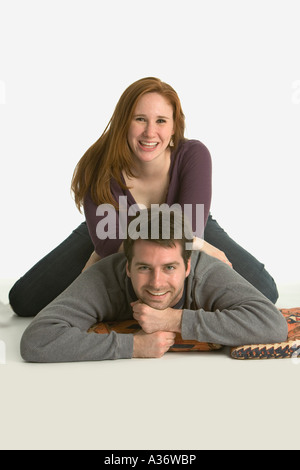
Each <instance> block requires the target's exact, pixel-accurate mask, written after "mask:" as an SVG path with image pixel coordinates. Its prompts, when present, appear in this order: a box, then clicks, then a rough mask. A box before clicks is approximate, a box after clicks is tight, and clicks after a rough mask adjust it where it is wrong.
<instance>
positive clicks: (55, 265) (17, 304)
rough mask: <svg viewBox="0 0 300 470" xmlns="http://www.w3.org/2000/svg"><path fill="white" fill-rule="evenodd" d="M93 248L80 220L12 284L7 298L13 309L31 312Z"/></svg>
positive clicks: (66, 279)
mask: <svg viewBox="0 0 300 470" xmlns="http://www.w3.org/2000/svg"><path fill="white" fill-rule="evenodd" d="M93 250H94V246H93V244H92V242H91V239H90V236H89V232H88V229H87V225H86V223H85V222H83V223H82V224H81V225H79V227H77V229H75V230H74V231H73V233H72V234H71V235H70V236H69V237H68V238H67V239H66V240H65V241H64V242H62V243H61V244H60V245H59V246H58V247H57V248H55V249H54V250H53V251H51V253H49V254H48V255H47V256H45V257H44V258H43V259H42V260H41V261H39V262H38V263H37V264H36V265H35V266H34V267H33V268H31V269H30V271H28V272H27V273H26V274H25V275H24V276H23V277H21V279H19V281H17V282H16V284H15V285H14V286H13V287H12V289H11V291H10V293H9V301H10V305H11V307H12V309H13V310H14V312H15V313H16V314H17V315H19V316H22V317H32V316H35V315H36V314H37V313H38V312H40V311H41V310H42V309H43V308H44V307H46V305H48V304H49V303H50V302H51V301H52V300H53V299H55V298H56V297H57V296H58V295H59V294H60V293H61V292H62V291H64V290H65V289H66V288H67V287H68V286H69V285H70V284H71V283H72V282H73V281H74V279H75V278H76V277H77V276H78V275H79V274H80V273H81V271H82V269H83V268H84V266H85V264H86V262H87V260H88V259H89V257H90V255H91V254H92V252H93Z"/></svg>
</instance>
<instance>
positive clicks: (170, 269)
mask: <svg viewBox="0 0 300 470" xmlns="http://www.w3.org/2000/svg"><path fill="white" fill-rule="evenodd" d="M174 269H175V266H167V267H166V270H167V271H173V270H174Z"/></svg>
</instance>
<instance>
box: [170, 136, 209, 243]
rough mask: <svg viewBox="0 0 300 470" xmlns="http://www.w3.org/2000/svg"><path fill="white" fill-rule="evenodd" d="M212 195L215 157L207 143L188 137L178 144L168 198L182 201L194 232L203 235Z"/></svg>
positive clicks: (199, 235) (172, 201)
mask: <svg viewBox="0 0 300 470" xmlns="http://www.w3.org/2000/svg"><path fill="white" fill-rule="evenodd" d="M211 198H212V160H211V155H210V152H209V150H208V149H207V147H206V146H205V145H204V144H203V143H202V142H200V141H198V140H188V141H186V142H184V143H183V144H182V146H181V147H180V148H179V151H178V154H177V155H176V158H175V163H174V168H173V171H172V174H171V180H170V189H169V193H168V198H167V202H168V204H169V205H172V204H174V203H179V204H180V205H181V207H182V209H183V210H184V212H185V214H186V215H188V217H189V219H190V222H191V225H192V229H193V232H194V234H195V235H196V236H197V237H200V238H202V237H203V232H204V228H205V225H206V222H207V219H208V215H209V211H210V205H211Z"/></svg>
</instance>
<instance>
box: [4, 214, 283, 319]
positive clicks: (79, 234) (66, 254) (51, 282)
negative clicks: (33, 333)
mask: <svg viewBox="0 0 300 470" xmlns="http://www.w3.org/2000/svg"><path fill="white" fill-rule="evenodd" d="M204 238H205V240H206V241H207V242H208V243H210V244H211V245H213V246H215V247H216V248H219V249H220V250H222V251H224V253H225V254H226V256H227V258H228V259H229V260H230V262H231V263H232V265H233V269H235V270H236V271H237V272H238V273H239V274H241V276H243V277H244V278H245V279H247V280H248V281H249V282H250V283H251V284H252V285H253V286H255V287H256V288H257V289H258V290H260V291H261V292H262V293H263V294H264V295H265V296H266V297H268V298H269V299H270V300H271V301H272V302H274V303H276V301H277V299H278V292H277V288H276V284H275V282H274V280H273V278H272V277H271V276H270V275H269V274H268V273H267V271H266V270H265V267H264V265H263V264H261V263H259V262H258V261H257V260H256V259H255V258H254V257H253V256H252V255H250V253H248V252H247V251H246V250H244V249H243V248H242V247H240V246H239V245H238V244H237V243H235V242H234V241H233V240H232V239H231V238H230V237H229V236H228V235H227V233H225V232H224V230H223V229H222V228H221V227H220V226H219V225H218V223H217V222H216V221H215V220H214V219H213V218H212V217H211V216H209V219H208V222H207V225H206V228H205V233H204ZM93 251H94V246H93V244H92V242H91V239H90V236H89V233H88V229H87V225H86V223H85V222H83V223H82V224H81V225H79V227H77V229H76V230H74V231H73V232H72V234H71V235H70V236H69V237H68V238H67V239H66V240H65V241H63V242H62V243H61V244H60V245H59V246H58V247H57V248H55V249H54V250H53V251H51V253H49V254H48V255H47V256H45V257H44V258H43V259H42V260H41V261H39V262H38V263H37V264H36V265H35V266H33V268H31V269H30V270H29V271H28V272H27V273H26V274H25V275H24V276H23V277H21V279H19V280H18V281H17V282H16V284H15V285H14V286H13V287H12V289H11V291H10V293H9V301H10V305H11V307H12V309H13V310H14V312H15V313H16V314H17V315H19V316H22V317H32V316H35V315H36V314H37V313H38V312H40V311H41V310H42V309H43V308H44V307H46V305H48V304H49V303H50V302H51V301H52V300H53V299H55V298H56V297H57V296H58V295H59V294H60V293H61V292H63V291H64V290H65V289H66V288H67V287H68V286H69V285H70V284H71V283H72V282H73V281H74V280H75V279H76V277H77V276H79V274H80V273H81V271H82V269H83V268H84V266H85V264H86V262H87V260H88V259H89V257H90V255H91V254H92V252H93Z"/></svg>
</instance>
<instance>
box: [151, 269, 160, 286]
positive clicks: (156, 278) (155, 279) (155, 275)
mask: <svg viewBox="0 0 300 470" xmlns="http://www.w3.org/2000/svg"><path fill="white" fill-rule="evenodd" d="M151 285H152V287H154V288H155V289H159V288H160V287H161V286H162V285H163V273H162V272H161V270H160V269H157V270H153V272H152V276H151Z"/></svg>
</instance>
